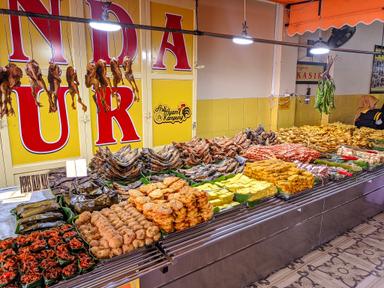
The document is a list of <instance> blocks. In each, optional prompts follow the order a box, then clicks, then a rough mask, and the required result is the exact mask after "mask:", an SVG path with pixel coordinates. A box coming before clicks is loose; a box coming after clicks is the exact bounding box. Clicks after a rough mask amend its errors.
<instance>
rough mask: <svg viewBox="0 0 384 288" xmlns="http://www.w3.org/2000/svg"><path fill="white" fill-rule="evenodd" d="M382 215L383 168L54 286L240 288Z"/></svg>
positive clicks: (219, 222)
mask: <svg viewBox="0 0 384 288" xmlns="http://www.w3.org/2000/svg"><path fill="white" fill-rule="evenodd" d="M383 210H384V168H382V169H380V170H377V171H374V172H369V173H362V174H360V175H358V176H357V177H354V178H352V179H346V180H342V181H339V182H335V183H329V184H328V185H326V186H323V187H317V188H315V189H314V190H313V191H311V192H308V193H306V194H303V195H301V196H298V197H297V198H295V199H293V200H289V201H283V200H280V199H276V198H275V199H271V200H269V201H267V202H265V203H263V204H260V205H258V206H256V207H255V208H251V209H249V208H246V207H241V208H240V209H237V210H235V211H232V212H228V213H225V214H223V215H219V216H217V217H216V218H215V219H214V220H213V221H211V222H209V223H207V224H204V225H201V226H200V227H197V228H194V229H191V230H189V231H184V232H181V233H174V234H171V235H170V236H168V237H167V238H165V239H164V240H162V241H161V242H160V243H159V245H158V247H152V248H151V249H147V250H143V251H138V252H136V253H135V254H133V255H129V256H128V255H127V256H122V257H119V258H118V259H112V260H111V261H109V262H105V263H103V264H102V265H99V267H97V268H96V269H95V270H94V271H93V272H91V273H88V274H85V275H82V276H79V277H76V278H74V279H72V280H70V281H64V282H60V283H59V284H58V285H56V287H71V288H73V287H82V288H85V287H117V286H119V285H122V284H124V283H126V282H128V281H130V280H132V279H135V278H138V277H140V280H141V286H140V287H144V288H149V287H150V288H152V287H170V288H176V287H177V288H180V287H183V288H189V287H191V288H192V287H193V288H196V287H199V288H200V287H201V288H203V287H204V288H205V287H231V288H232V287H241V286H245V285H247V284H249V283H250V282H253V281H256V280H258V279H262V278H264V277H266V276H267V275H269V274H270V273H272V272H273V271H275V270H277V269H279V268H281V267H283V266H286V265H287V264H288V263H289V262H290V261H292V260H293V259H295V258H297V257H300V256H303V255H304V254H306V253H307V252H309V251H311V250H312V249H314V248H315V247H317V246H319V245H321V244H323V243H325V242H327V241H329V240H330V239H332V238H334V237H336V236H337V235H339V234H341V233H343V232H345V231H346V230H348V229H350V228H352V227H354V226H356V225H358V224H360V223H361V222H363V221H364V220H366V219H367V218H369V217H372V216H374V215H376V214H378V213H380V212H381V211H383Z"/></svg>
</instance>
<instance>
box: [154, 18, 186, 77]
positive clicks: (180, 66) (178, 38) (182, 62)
mask: <svg viewBox="0 0 384 288" xmlns="http://www.w3.org/2000/svg"><path fill="white" fill-rule="evenodd" d="M165 16H166V18H167V24H166V28H171V29H182V28H181V16H179V15H174V14H169V13H166V14H165ZM169 33H170V32H164V34H163V40H162V41H161V46H160V51H159V53H158V55H157V60H156V63H155V64H153V67H152V68H153V69H156V70H165V69H166V67H165V65H164V54H165V50H168V51H169V52H171V53H172V54H173V55H175V57H176V65H175V67H174V69H175V70H184V71H185V70H186V71H190V70H191V66H190V65H189V63H188V56H187V50H186V49H185V42H184V36H183V34H181V33H175V32H171V34H172V37H173V44H172V43H171V42H169Z"/></svg>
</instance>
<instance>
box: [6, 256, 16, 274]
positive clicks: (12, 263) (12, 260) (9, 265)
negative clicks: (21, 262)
mask: <svg viewBox="0 0 384 288" xmlns="http://www.w3.org/2000/svg"><path fill="white" fill-rule="evenodd" d="M3 269H4V270H7V271H14V270H17V258H16V256H15V257H9V258H8V259H7V260H5V261H4V263H3Z"/></svg>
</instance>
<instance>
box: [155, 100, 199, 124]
mask: <svg viewBox="0 0 384 288" xmlns="http://www.w3.org/2000/svg"><path fill="white" fill-rule="evenodd" d="M191 114H192V113H191V108H190V107H188V106H187V105H186V104H181V105H180V106H179V107H178V108H177V109H172V108H170V107H169V106H167V105H162V104H160V105H159V106H157V107H156V108H155V110H154V113H153V115H154V121H155V123H156V124H163V123H171V124H175V123H182V122H184V121H186V120H187V119H188V118H189V117H191Z"/></svg>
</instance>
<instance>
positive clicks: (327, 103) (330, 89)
mask: <svg viewBox="0 0 384 288" xmlns="http://www.w3.org/2000/svg"><path fill="white" fill-rule="evenodd" d="M335 58H336V57H332V56H328V63H327V68H326V69H325V71H324V73H322V74H321V79H320V81H319V84H318V86H317V91H316V102H315V108H316V109H317V110H319V112H320V113H323V114H326V115H329V114H330V112H331V109H335V90H336V86H335V82H334V81H333V79H332V76H331V74H330V70H331V68H332V65H333V63H334V62H335Z"/></svg>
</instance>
